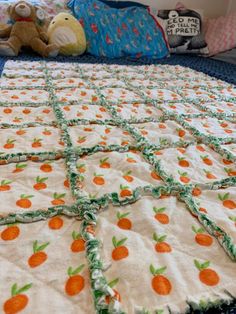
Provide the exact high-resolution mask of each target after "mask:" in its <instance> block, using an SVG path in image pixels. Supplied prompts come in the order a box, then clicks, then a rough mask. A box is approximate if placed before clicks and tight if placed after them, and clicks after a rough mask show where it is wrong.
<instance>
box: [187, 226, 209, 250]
mask: <svg viewBox="0 0 236 314" xmlns="http://www.w3.org/2000/svg"><path fill="white" fill-rule="evenodd" d="M192 230H193V232H194V233H195V234H196V236H195V241H196V242H197V243H198V244H199V245H202V246H211V245H212V243H213V239H212V237H211V236H210V235H208V234H204V229H203V228H199V229H197V228H196V227H195V226H192Z"/></svg>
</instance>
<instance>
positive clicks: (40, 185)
mask: <svg viewBox="0 0 236 314" xmlns="http://www.w3.org/2000/svg"><path fill="white" fill-rule="evenodd" d="M47 180H48V178H40V177H39V176H37V178H36V184H35V185H34V189H35V190H37V191H39V190H44V189H46V188H47V184H46V183H45V181H47Z"/></svg>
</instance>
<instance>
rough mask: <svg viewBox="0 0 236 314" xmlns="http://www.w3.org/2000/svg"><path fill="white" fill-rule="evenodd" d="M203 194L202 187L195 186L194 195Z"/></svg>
mask: <svg viewBox="0 0 236 314" xmlns="http://www.w3.org/2000/svg"><path fill="white" fill-rule="evenodd" d="M201 194H202V191H201V189H200V188H199V187H195V188H193V190H192V195H193V196H200V195H201Z"/></svg>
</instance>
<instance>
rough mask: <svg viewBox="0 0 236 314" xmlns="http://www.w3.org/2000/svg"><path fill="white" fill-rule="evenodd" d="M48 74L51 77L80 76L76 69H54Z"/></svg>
mask: <svg viewBox="0 0 236 314" xmlns="http://www.w3.org/2000/svg"><path fill="white" fill-rule="evenodd" d="M50 76H51V77H52V79H65V78H71V77H73V78H76V77H78V78H81V73H80V72H79V71H77V70H76V69H56V70H51V72H50Z"/></svg>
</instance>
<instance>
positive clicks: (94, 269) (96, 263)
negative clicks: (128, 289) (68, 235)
mask: <svg viewBox="0 0 236 314" xmlns="http://www.w3.org/2000/svg"><path fill="white" fill-rule="evenodd" d="M83 218H84V219H83V222H82V224H81V234H82V237H83V239H84V240H85V247H86V257H87V260H88V266H89V271H90V280H91V286H92V293H93V299H94V303H95V308H96V312H97V313H99V314H100V313H101V314H103V313H104V314H105V313H107V314H108V313H109V314H124V312H123V311H122V309H121V304H120V302H119V301H117V300H116V299H115V298H113V297H114V296H115V293H114V291H113V290H112V288H110V287H109V285H108V283H107V280H106V278H105V276H104V274H103V270H104V265H103V262H102V260H101V255H100V247H101V242H100V241H99V240H98V239H96V237H95V227H96V224H97V216H96V212H95V213H94V212H92V211H91V208H88V210H87V211H84V214H83ZM107 296H108V297H109V296H110V297H111V302H110V303H109V304H107V303H106V297H107Z"/></svg>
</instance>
